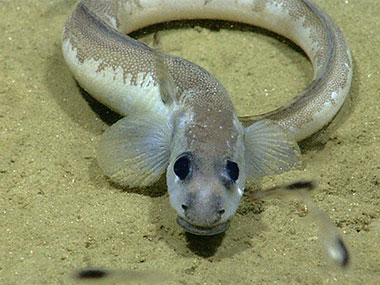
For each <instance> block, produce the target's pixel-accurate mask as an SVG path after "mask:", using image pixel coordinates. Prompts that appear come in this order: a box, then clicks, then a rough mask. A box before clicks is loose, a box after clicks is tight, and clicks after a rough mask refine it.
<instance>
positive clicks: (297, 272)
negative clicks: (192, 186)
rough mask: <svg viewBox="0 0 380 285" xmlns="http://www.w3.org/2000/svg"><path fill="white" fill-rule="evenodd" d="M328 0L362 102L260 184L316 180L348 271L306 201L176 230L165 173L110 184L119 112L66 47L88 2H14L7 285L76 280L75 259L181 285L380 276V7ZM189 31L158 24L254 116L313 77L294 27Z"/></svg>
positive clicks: (3, 125)
mask: <svg viewBox="0 0 380 285" xmlns="http://www.w3.org/2000/svg"><path fill="white" fill-rule="evenodd" d="M317 3H319V4H320V5H321V6H322V7H323V8H324V9H325V10H326V11H328V13H329V14H330V15H331V16H332V18H333V19H335V21H336V22H337V23H338V25H339V26H340V27H341V29H342V30H343V31H344V34H345V35H346V37H347V40H348V43H349V45H350V47H351V50H352V54H353V58H354V68H355V70H354V79H353V86H352V90H351V93H350V95H351V100H350V101H349V104H346V107H345V109H344V112H343V113H342V114H341V116H339V120H336V123H335V126H333V127H331V128H329V129H328V130H327V131H326V132H324V133H323V134H322V135H320V136H318V137H315V138H314V139H311V140H308V141H307V142H305V143H303V144H302V150H303V166H302V169H300V170H294V171H291V172H288V173H285V174H283V175H279V176H275V177H268V178H265V179H263V180H262V181H258V182H255V183H248V185H247V191H255V190H258V189H263V188H268V187H271V186H273V185H277V184H281V183H284V182H289V181H294V180H297V179H302V178H313V179H316V180H317V181H318V182H319V188H318V189H316V190H315V191H314V192H313V200H314V201H315V202H316V203H317V205H318V206H319V207H320V208H321V209H322V210H323V211H325V212H326V213H328V215H329V216H330V217H331V219H332V221H333V223H334V224H335V225H337V227H338V228H339V230H340V231H341V233H342V235H343V237H344V239H345V241H346V242H347V244H348V245H349V248H350V250H351V256H352V264H351V266H350V268H349V269H348V270H346V271H341V270H339V269H338V268H336V267H333V266H332V265H331V264H330V263H329V261H328V260H327V259H326V258H325V256H324V254H323V250H322V247H321V245H320V243H319V239H320V238H319V236H318V232H317V227H316V224H315V222H313V220H311V219H310V218H309V217H308V216H310V215H306V217H304V216H305V215H304V214H303V211H302V203H301V202H300V201H298V200H292V199H290V200H286V201H280V200H276V199H274V200H271V201H265V202H261V203H255V204H251V203H250V202H249V201H247V199H246V198H243V199H242V202H241V205H240V208H239V210H238V213H237V215H236V217H235V218H234V219H233V221H232V224H231V227H230V229H229V230H228V231H227V232H226V234H225V235H224V236H221V237H216V238H211V239H205V238H198V237H192V236H188V235H186V234H184V232H183V230H182V229H181V228H180V227H179V226H177V225H176V222H175V213H174V211H173V210H172V209H171V207H170V205H169V200H168V194H167V193H166V186H165V179H162V180H161V181H160V183H157V184H156V185H154V186H152V187H150V188H147V189H121V188H120V187H117V186H116V185H113V184H111V183H109V182H108V180H107V179H106V178H105V177H104V176H103V174H102V172H101V170H100V169H99V167H98V166H97V163H96V157H95V151H96V146H97V142H98V140H99V138H100V136H101V134H102V132H103V131H104V130H105V129H106V128H107V127H108V125H107V124H106V122H104V120H106V121H107V120H108V121H112V120H114V116H112V114H111V115H109V112H107V111H104V110H103V113H104V112H105V113H106V114H105V115H103V116H100V117H102V118H103V120H102V119H101V118H100V117H99V115H98V113H99V111H98V113H97V112H95V110H94V108H91V106H90V105H94V104H93V103H92V104H89V100H86V97H84V96H83V94H82V92H81V91H80V89H79V88H78V86H77V84H76V82H75V80H74V79H73V77H72V75H71V72H70V71H69V69H68V68H67V66H66V65H65V63H64V60H63V57H62V54H61V49H60V45H61V31H62V26H63V23H64V21H65V20H66V18H67V17H68V15H69V13H70V11H71V10H72V8H73V6H74V4H75V1H63V0H61V1H58V0H57V1H37V0H22V1H21V0H20V1H4V0H0V31H1V37H0V64H1V68H0V72H1V73H0V188H1V195H0V283H1V284H62V283H65V284H68V283H71V282H72V279H70V276H71V273H72V272H73V270H76V269H77V268H81V267H85V266H102V267H106V268H113V269H125V270H132V271H133V272H134V271H136V272H153V276H154V277H153V278H155V276H156V275H155V274H158V275H157V276H161V275H160V273H164V274H167V275H165V276H169V279H167V280H166V281H165V282H169V283H171V284H232V283H235V284H237V283H240V284H249V283H252V284H263V283H272V284H273V283H274V284H288V283H293V284H294V283H301V284H379V283H380V212H379V210H380V200H379V199H380V154H379V153H380V143H379V140H380V107H379V106H380V95H379V93H380V80H379V77H380V75H379V70H380V33H379V30H380V17H379V15H380V2H379V1H378V0H346V1H344V0H339V1H338V0H324V1H322V0H319V1H317ZM184 26H185V27H184V28H181V25H176V26H175V27H174V29H170V30H165V28H164V27H159V28H157V29H156V31H158V34H159V38H160V45H161V48H162V49H163V50H164V51H166V52H169V53H172V54H175V55H181V56H183V57H185V58H187V59H189V60H192V61H194V62H196V63H198V64H200V65H201V66H203V67H205V68H206V69H207V70H209V71H210V72H211V73H213V74H214V75H215V76H216V77H217V78H218V79H219V80H220V81H221V82H222V83H223V84H224V85H225V87H226V88H227V89H228V90H229V91H230V94H231V96H232V99H233V101H234V103H235V104H236V108H237V110H238V113H239V114H240V115H244V114H253V113H261V112H263V111H268V110H271V109H274V108H275V107H276V106H279V105H281V104H283V103H284V102H286V101H287V100H289V98H291V97H292V96H294V95H296V94H297V93H298V92H300V91H301V90H302V89H303V88H304V87H305V86H307V84H308V83H309V82H310V81H311V79H312V68H311V64H310V63H309V61H308V60H307V58H306V57H305V56H304V55H303V54H302V53H300V51H299V50H298V49H295V48H294V47H293V46H291V45H289V44H287V43H285V42H284V41H283V40H282V39H281V38H278V37H274V36H273V35H270V34H267V33H263V31H261V30H257V29H246V28H245V27H238V25H234V27H233V28H229V27H230V25H225V26H224V28H223V29H221V30H218V29H215V27H217V25H211V27H210V23H203V22H202V23H198V24H195V25H193V26H189V25H184ZM212 26H213V27H212ZM144 40H145V41H146V42H148V43H149V42H151V41H152V33H148V34H147V35H146V37H145V38H144ZM100 112H102V111H100ZM126 278H127V279H126V280H124V282H125V283H127V282H128V278H132V276H131V275H127V276H126ZM148 282H152V280H149V281H148ZM153 283H154V282H153Z"/></svg>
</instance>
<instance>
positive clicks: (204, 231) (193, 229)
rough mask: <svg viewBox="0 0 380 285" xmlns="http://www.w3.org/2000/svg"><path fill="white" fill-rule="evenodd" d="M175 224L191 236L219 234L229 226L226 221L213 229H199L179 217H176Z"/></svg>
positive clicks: (228, 222)
mask: <svg viewBox="0 0 380 285" xmlns="http://www.w3.org/2000/svg"><path fill="white" fill-rule="evenodd" d="M177 224H178V225H180V226H181V227H182V228H183V229H184V230H185V231H187V232H188V233H191V234H193V235H198V236H213V235H217V234H220V233H222V232H224V231H226V230H227V229H228V227H229V226H230V221H226V222H224V223H222V224H218V225H216V226H215V227H200V226H196V225H192V224H190V223H189V222H187V221H185V220H184V219H182V218H181V217H177Z"/></svg>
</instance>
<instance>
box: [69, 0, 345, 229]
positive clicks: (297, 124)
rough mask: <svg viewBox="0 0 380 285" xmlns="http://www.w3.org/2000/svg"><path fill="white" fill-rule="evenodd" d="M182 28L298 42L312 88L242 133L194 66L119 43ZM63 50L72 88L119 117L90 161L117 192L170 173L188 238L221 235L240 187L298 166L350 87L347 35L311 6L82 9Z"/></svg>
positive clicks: (120, 0) (196, 3)
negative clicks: (206, 23)
mask: <svg viewBox="0 0 380 285" xmlns="http://www.w3.org/2000/svg"><path fill="white" fill-rule="evenodd" d="M183 19H220V20H229V21H236V22H242V23H247V24H252V25H256V26H260V27H262V28H265V29H269V30H271V31H273V32H276V33H278V34H281V35H283V36H285V37H287V38H289V39H290V40H292V41H294V42H295V43H296V44H298V45H299V46H300V47H301V48H302V49H303V50H304V51H305V52H306V54H307V55H308V57H309V58H310V60H311V62H312V64H313V68H314V80H313V82H312V83H311V84H310V86H309V87H308V88H306V89H305V90H304V91H303V92H302V93H301V94H299V95H298V96H297V97H295V98H294V99H293V100H292V101H291V102H289V103H288V104H287V105H286V106H283V107H281V108H279V109H277V110H275V111H272V112H270V113H267V114H263V115H262V116H261V118H260V120H255V118H256V117H255V118H254V117H252V118H246V119H247V120H248V121H249V120H251V119H252V122H251V124H250V126H248V127H247V128H244V127H243V125H242V123H241V122H240V121H239V118H238V116H237V114H236V112H235V109H234V106H233V104H232V102H231V100H230V97H229V94H228V92H227V90H226V89H225V88H224V87H223V86H222V85H221V83H220V82H219V81H218V80H217V79H216V78H215V77H213V76H212V75H211V74H210V73H208V72H207V71H206V70H204V69H203V68H201V67H199V66H198V65H196V64H194V63H191V62H189V61H187V60H185V59H182V58H180V57H175V56H171V55H168V54H164V53H161V52H159V51H157V50H155V49H153V48H150V47H148V46H147V45H145V44H142V43H140V42H138V41H136V40H134V39H132V38H130V37H128V36H127V35H126V34H128V33H130V32H132V31H134V30H137V29H140V28H142V27H145V26H147V25H151V24H155V23H159V22H163V21H171V20H183ZM62 49H63V54H64V57H65V60H66V62H67V64H68V66H69V67H70V69H71V70H72V72H73V74H74V76H75V78H76V79H77V81H78V82H79V84H80V85H81V86H82V87H83V88H84V89H85V90H87V91H88V92H89V93H90V94H91V95H92V96H93V97H95V98H96V99H97V100H99V101H100V102H102V103H103V104H105V105H107V106H108V107H110V108H111V109H112V110H114V111H116V112H118V113H119V114H121V115H123V116H125V117H124V118H123V119H121V120H120V121H118V122H117V123H116V124H114V125H113V126H111V127H110V128H109V129H108V130H107V131H106V132H105V133H104V135H103V137H102V139H101V141H100V145H99V149H98V157H97V158H98V162H99V165H100V167H101V168H102V169H103V171H104V172H105V174H106V175H108V176H109V177H110V179H111V180H112V181H114V182H117V183H119V184H121V185H125V186H129V187H141V186H147V185H151V184H153V183H154V182H155V181H157V180H158V179H159V178H160V176H161V175H162V174H163V173H164V172H165V170H166V176H167V184H168V190H169V196H170V201H171V205H172V206H173V208H174V209H175V210H176V212H177V215H178V217H177V222H178V223H179V224H180V225H181V226H182V227H183V228H184V229H185V230H186V231H188V232H191V233H194V234H199V235H213V234H217V233H220V232H223V231H225V230H226V228H227V227H228V225H229V222H230V220H231V218H232V217H233V216H234V214H235V212H236V209H237V207H238V204H239V201H240V198H241V196H242V194H243V192H244V188H245V183H246V180H247V179H257V178H260V177H263V176H265V175H273V174H277V173H282V172H284V171H287V170H289V169H291V168H292V167H294V166H295V165H297V163H298V160H299V149H298V146H297V141H300V140H302V139H304V138H306V137H308V136H310V135H311V134H313V133H315V132H316V131H318V130H319V129H321V128H322V127H323V126H325V125H326V124H327V123H328V122H329V121H330V120H331V119H332V118H333V117H334V116H335V114H336V113H337V112H338V111H339V109H340V107H341V106H342V104H343V102H344V100H345V98H346V96H347V94H348V91H349V88H350V84H351V77H352V67H351V65H352V62H351V56H350V51H349V49H348V46H347V44H346V41H345V39H344V36H343V34H342V33H341V31H340V29H339V28H338V27H337V26H336V24H335V23H334V22H333V21H332V20H331V18H330V17H329V16H328V15H326V13H324V12H323V11H322V10H321V9H320V8H318V7H317V6H316V5H315V4H313V3H312V2H310V1H308V0H253V1H252V0H250V1H244V0H242V1H236V0H176V1H163V0H113V1H112V0H81V1H79V3H78V4H77V5H76V7H75V9H74V11H73V13H72V15H71V16H70V18H69V19H68V21H67V22H66V24H65V27H64V32H63V41H62Z"/></svg>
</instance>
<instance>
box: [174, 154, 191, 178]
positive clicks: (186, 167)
mask: <svg viewBox="0 0 380 285" xmlns="http://www.w3.org/2000/svg"><path fill="white" fill-rule="evenodd" d="M173 170H174V173H175V175H177V177H178V178H179V179H180V180H185V179H186V178H187V177H188V176H189V175H190V172H191V161H190V154H188V153H185V154H183V155H182V156H180V157H179V158H177V161H176V162H175V163H174V167H173Z"/></svg>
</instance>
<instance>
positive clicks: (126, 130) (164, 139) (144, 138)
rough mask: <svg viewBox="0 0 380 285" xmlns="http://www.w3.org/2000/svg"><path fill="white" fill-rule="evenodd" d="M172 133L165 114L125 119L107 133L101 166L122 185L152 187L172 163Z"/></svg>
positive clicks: (100, 152)
mask: <svg viewBox="0 0 380 285" xmlns="http://www.w3.org/2000/svg"><path fill="white" fill-rule="evenodd" d="M171 134H172V126H171V124H170V120H169V119H167V118H166V117H164V116H162V115H159V114H153V113H145V114H138V115H130V116H128V117H124V118H123V119H121V120H119V121H118V122H116V123H115V124H114V125H112V126H111V127H110V128H109V129H108V130H107V131H105V133H104V134H103V136H102V138H101V140H100V143H99V147H98V153H97V160H98V163H99V166H100V167H101V168H102V170H103V171H104V173H105V174H106V175H107V176H109V178H110V179H111V180H112V181H113V182H116V183H118V184H120V185H123V186H129V187H141V186H148V185H151V184H153V183H154V182H155V181H157V180H158V179H159V178H160V177H161V175H162V174H163V173H164V171H165V169H166V167H167V165H168V164H169V157H170V144H171Z"/></svg>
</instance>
